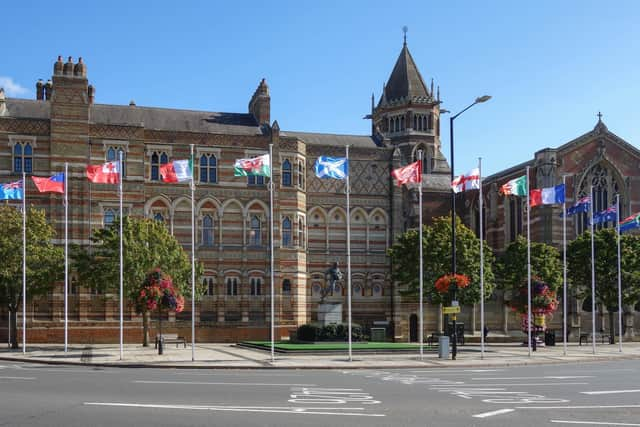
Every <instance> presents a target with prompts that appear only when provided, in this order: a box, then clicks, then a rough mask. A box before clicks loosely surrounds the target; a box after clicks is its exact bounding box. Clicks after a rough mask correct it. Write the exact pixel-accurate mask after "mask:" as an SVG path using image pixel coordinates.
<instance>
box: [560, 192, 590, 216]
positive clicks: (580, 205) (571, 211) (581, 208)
mask: <svg viewBox="0 0 640 427" xmlns="http://www.w3.org/2000/svg"><path fill="white" fill-rule="evenodd" d="M589 205H591V196H586V197H583V198H581V199H578V201H577V202H576V203H575V204H574V205H573V206H571V207H569V208H567V216H571V215H575V214H577V213H582V212H589ZM560 216H562V215H560Z"/></svg>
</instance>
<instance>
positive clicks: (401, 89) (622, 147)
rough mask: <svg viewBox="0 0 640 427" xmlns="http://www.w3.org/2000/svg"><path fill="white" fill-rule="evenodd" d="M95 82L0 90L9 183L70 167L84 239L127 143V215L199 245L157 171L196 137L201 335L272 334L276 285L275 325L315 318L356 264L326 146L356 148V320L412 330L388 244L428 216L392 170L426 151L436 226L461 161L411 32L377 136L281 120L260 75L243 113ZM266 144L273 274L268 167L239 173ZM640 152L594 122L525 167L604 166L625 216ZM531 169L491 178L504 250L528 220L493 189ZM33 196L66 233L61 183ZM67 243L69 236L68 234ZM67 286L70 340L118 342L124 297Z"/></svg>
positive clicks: (107, 214)
mask: <svg viewBox="0 0 640 427" xmlns="http://www.w3.org/2000/svg"><path fill="white" fill-rule="evenodd" d="M95 93H96V91H95V89H94V87H93V86H92V85H91V84H89V80H88V72H87V67H86V65H85V64H84V63H83V62H82V60H81V59H79V60H78V61H77V62H75V63H74V62H73V60H72V58H69V59H68V61H67V62H63V60H62V59H61V58H58V60H57V61H56V62H55V63H54V66H53V76H52V78H51V80H49V81H47V82H46V83H45V82H42V81H38V82H37V84H36V99H35V100H26V99H14V98H6V97H5V96H4V93H3V92H0V182H8V181H11V180H15V179H19V177H20V176H21V173H22V171H23V170H24V171H25V172H27V174H28V175H30V174H34V175H39V176H47V175H50V174H53V173H55V172H59V171H62V170H63V168H64V163H65V162H66V163H68V164H69V177H68V188H69V200H70V206H69V208H70V216H69V218H70V234H69V238H70V241H71V242H72V243H77V244H81V245H88V244H89V236H90V235H91V233H92V231H93V230H95V229H97V228H100V227H103V226H106V225H108V224H109V223H110V222H112V221H113V220H114V219H115V217H116V215H117V213H118V194H117V191H116V188H114V186H110V185H106V184H91V183H89V181H88V180H87V179H86V177H85V174H84V171H85V167H86V165H88V164H99V163H102V162H104V161H107V160H115V159H117V157H118V155H119V153H120V152H122V153H123V156H124V159H125V160H124V169H123V170H124V181H123V187H124V208H125V214H127V215H132V216H139V217H142V216H145V217H149V218H154V219H156V220H158V221H162V222H164V223H165V224H166V226H167V227H168V228H169V230H170V231H171V233H172V234H173V235H174V236H175V237H176V238H177V239H178V241H179V242H180V243H182V244H183V245H184V247H185V249H186V250H190V247H191V246H190V245H191V201H190V194H189V190H188V188H187V187H186V186H183V185H167V184H164V183H162V182H160V177H159V167H160V165H161V164H163V163H166V162H168V161H170V160H172V159H184V158H187V156H188V155H189V146H190V144H194V145H195V160H196V161H195V166H196V168H195V175H196V193H195V205H196V222H197V229H196V236H197V243H196V258H197V259H198V261H199V262H201V263H202V264H203V265H204V270H205V274H204V277H201V278H199V280H200V281H201V282H202V283H203V284H204V285H205V288H206V292H205V295H204V296H203V297H202V299H201V300H200V301H199V302H198V303H197V304H196V313H195V318H196V322H197V325H196V338H197V339H198V340H229V341H236V340H240V339H245V338H266V337H268V334H269V327H270V325H269V321H270V315H271V314H270V311H269V310H270V299H269V298H270V287H271V286H274V292H275V295H276V297H275V313H274V314H275V319H276V326H277V329H278V331H279V332H278V337H280V336H288V331H289V330H290V329H291V328H294V327H296V326H298V325H301V324H303V323H307V322H311V321H315V320H316V316H317V313H316V311H317V303H318V301H319V300H320V289H321V286H322V285H323V284H324V280H325V278H324V275H325V271H326V270H327V268H328V267H329V266H330V265H331V264H332V263H333V262H335V261H338V262H339V263H340V265H341V266H342V267H343V268H344V266H345V265H346V215H347V213H346V210H345V194H344V183H343V182H341V181H336V180H322V179H318V178H316V177H315V175H314V173H313V164H314V162H315V160H316V158H317V157H318V156H320V155H328V156H342V155H344V152H345V146H347V145H349V147H350V179H351V212H350V215H351V218H350V220H351V251H352V252H351V255H352V256H351V260H352V291H353V319H354V322H356V323H359V324H362V325H363V326H365V327H370V326H373V325H384V326H386V327H387V331H388V334H389V337H390V338H395V339H397V340H410V339H415V337H416V336H417V330H416V328H417V312H418V307H417V304H416V301H415V298H414V299H411V298H407V297H403V296H402V295H401V294H400V292H399V291H400V289H399V286H398V285H396V284H394V283H391V281H390V271H391V265H390V260H389V257H388V256H387V254H386V251H387V249H388V248H389V246H390V245H391V244H392V243H393V241H394V240H395V239H396V237H397V236H398V235H399V234H400V233H402V232H404V231H405V230H406V229H408V228H411V227H415V226H416V225H417V218H418V209H419V208H420V207H419V206H418V200H417V193H416V191H415V190H408V189H406V188H400V187H396V186H394V185H393V182H392V179H391V176H390V171H391V170H392V169H394V168H397V167H400V166H403V165H406V164H407V163H410V162H412V161H413V160H414V159H415V158H416V155H417V151H418V150H422V151H423V152H424V153H425V167H424V173H425V174H426V175H428V179H425V180H424V184H423V189H424V190H423V191H424V192H425V198H424V200H425V202H424V205H423V207H422V208H423V211H424V214H425V221H426V222H428V221H429V218H432V217H435V216H440V215H447V214H448V210H449V203H450V188H449V174H450V169H449V166H448V164H447V161H446V159H445V158H444V156H443V154H442V152H441V142H440V94H439V89H434V84H433V81H431V82H430V84H429V85H427V84H426V83H425V80H424V79H423V78H422V76H421V74H420V72H419V71H418V68H417V66H416V64H415V62H414V60H413V58H412V56H411V54H410V53H409V49H408V47H407V45H406V43H405V44H404V45H403V47H402V50H401V52H400V55H399V57H398V59H397V61H396V64H395V66H394V68H393V71H392V72H391V75H390V77H389V79H388V81H387V83H386V85H385V87H384V89H383V92H382V94H381V96H380V98H379V100H378V102H377V104H375V102H374V99H373V98H372V105H371V114H370V118H371V123H372V126H371V134H370V135H366V136H355V135H335V134H327V133H305V132H294V131H288V130H282V129H280V127H279V126H278V122H277V121H275V120H273V118H272V117H271V114H270V99H271V94H270V91H269V87H268V85H267V83H266V81H265V80H264V79H263V80H262V81H261V82H260V83H259V85H258V87H257V89H256V90H255V92H254V93H253V95H252V96H251V98H250V100H249V103H248V111H247V112H246V113H220V112H206V111H188V110H173V109H163V108H153V107H142V106H137V105H135V103H133V102H131V103H130V104H129V105H124V106H123V105H105V104H99V103H96V102H95V101H96V98H95ZM269 144H273V159H272V168H273V180H274V183H275V196H274V197H275V198H274V225H275V232H274V242H275V251H274V258H275V271H274V275H275V283H273V284H272V283H270V281H269V277H270V271H269V258H270V254H269V234H268V232H269V191H268V189H267V186H266V182H265V180H264V179H263V178H261V177H248V178H247V177H234V176H233V163H234V161H235V160H236V159H238V158H246V157H252V156H255V155H260V154H264V153H266V152H268V147H269ZM639 160H640V153H638V151H637V150H636V149H635V148H633V147H632V146H630V145H629V144H628V143H626V142H624V141H622V140H621V139H620V138H618V137H616V136H615V135H613V134H611V133H610V132H608V131H607V129H606V127H605V126H604V124H602V123H601V122H599V123H598V126H596V128H595V129H594V131H593V132H590V133H588V134H586V135H584V136H582V137H580V138H578V139H576V140H575V141H572V142H570V143H568V144H565V145H563V146H561V147H560V148H558V149H546V150H542V151H541V152H539V153H536V154H535V158H534V159H533V160H532V161H531V162H530V164H531V166H533V169H532V173H533V176H535V177H536V180H537V184H538V185H539V186H541V185H546V184H549V183H552V182H556V181H557V179H558V177H560V176H561V175H562V174H565V173H571V174H573V175H572V177H571V178H570V179H569V181H568V183H569V188H570V189H571V190H570V191H573V193H572V194H575V195H576V196H577V195H580V194H582V193H581V192H582V191H584V188H583V186H584V182H587V181H588V180H591V179H596V178H595V177H596V176H598V177H601V178H602V182H606V184H603V185H606V186H607V190H606V194H605V195H604V196H603V200H602V202H601V206H604V205H606V203H608V202H609V201H610V199H611V196H612V194H614V192H615V191H621V192H622V193H621V194H623V200H624V201H625V212H627V211H632V210H638V208H639V207H640V206H638V205H640V194H637V190H633V189H634V188H636V187H634V186H633V182H635V181H636V180H638V179H640V176H638V172H637V164H638V161H639ZM523 167H524V166H522V165H519V166H517V167H514V168H511V169H508V170H506V171H504V172H502V173H499V174H496V175H494V176H492V177H489V178H488V179H487V180H486V181H485V187H486V193H485V194H486V198H487V199H486V201H485V206H486V207H487V208H486V209H487V212H486V215H485V218H486V219H487V220H486V222H487V223H486V229H487V239H488V241H489V243H490V244H491V245H492V246H493V247H494V248H495V249H496V250H497V251H500V250H502V249H503V248H504V247H505V244H506V243H508V242H509V241H510V240H512V239H513V238H514V236H515V235H516V234H519V233H521V232H522V203H521V201H520V200H512V199H503V198H502V197H500V196H498V195H497V188H498V186H499V185H500V184H501V183H502V182H504V181H506V180H507V179H509V178H511V177H513V176H516V175H517V174H519V173H521V170H523ZM607 174H608V175H607ZM605 176H606V178H605ZM603 188H604V187H603ZM603 191H605V190H603ZM633 191H636V193H634V192H633ZM26 193H27V198H28V202H27V203H28V204H29V205H32V206H35V207H38V208H42V209H45V210H46V212H47V215H48V218H49V219H50V221H51V223H52V224H53V225H54V226H55V228H56V230H57V232H58V236H63V208H62V204H61V197H60V195H57V194H38V193H36V192H35V189H34V187H33V185H32V183H31V182H30V181H29V182H27V187H26ZM603 194H604V193H603ZM464 197H466V200H465V203H463V204H462V205H463V206H462V207H461V209H460V212H459V213H460V214H461V216H463V217H464V218H465V220H466V221H467V222H468V223H469V224H470V225H471V226H472V227H476V225H477V220H476V213H477V195H476V196H475V197H476V199H474V198H473V197H474V196H473V194H467V195H464ZM605 199H606V200H605ZM465 205H466V207H465ZM598 206H600V205H598ZM538 209H539V210H538V211H535V212H534V217H533V222H532V224H533V229H534V233H533V235H534V236H535V238H536V239H538V241H547V242H551V243H554V244H558V242H560V240H559V239H560V238H561V236H560V234H559V233H560V232H561V231H560V229H559V228H558V224H559V223H558V220H557V218H556V217H557V215H556V212H555V211H554V210H553V209H552V208H538ZM545 209H546V210H545ZM580 227H581V225H580V224H576V225H575V228H574V231H573V232H574V234H573V235H572V236H574V235H575V233H578V232H580V230H581V228H580ZM57 243H60V244H61V243H62V240H61V239H60V237H58V240H57ZM70 288H71V295H70V300H69V302H70V319H71V326H70V340H71V342H87V341H94V342H105V341H110V342H113V341H115V340H117V335H118V334H117V328H118V323H117V319H118V318H119V311H118V301H117V295H97V294H96V293H95V292H92V291H91V290H90V289H85V288H83V287H82V286H80V285H79V284H78V283H77V281H76V280H75V279H74V278H72V279H71V287H70ZM62 289H63V288H62V285H61V284H59V283H58V284H56V286H55V288H54V290H53V292H52V293H51V294H49V295H47V296H46V297H42V298H38V299H35V300H33V301H32V302H31V303H30V304H29V305H28V307H27V312H28V325H27V327H28V328H29V330H30V333H29V340H30V341H56V340H61V339H62V330H63V329H62V328H63V323H62V322H63V293H62ZM345 295H346V291H345V288H344V283H341V284H340V285H339V286H338V287H337V288H336V290H335V292H334V293H333V295H331V296H329V301H336V302H338V301H344V299H345V298H346V296H345ZM489 306H490V307H492V312H491V314H490V316H489V324H490V328H508V327H509V321H508V314H507V313H506V312H503V307H502V303H501V300H500V296H499V295H498V296H496V301H495V302H494V303H493V304H490V305H489ZM190 307H191V304H189V303H187V304H186V308H185V311H184V312H182V313H180V314H178V315H177V316H176V315H175V314H172V313H170V314H169V315H168V319H167V320H168V321H169V323H170V328H172V329H174V330H178V331H181V332H183V334H184V335H185V336H189V334H190V320H191V312H190V311H189V310H190ZM2 310H4V307H2V308H0V316H1V317H0V319H2V320H0V328H2V326H3V325H5V326H6V321H5V322H4V323H3V320H4V319H6V318H7V317H6V311H5V312H4V316H3V314H2V313H3V311H2ZM426 313H427V317H426V322H425V328H426V331H427V332H430V331H433V330H435V329H437V328H441V326H442V325H441V319H440V316H439V315H438V314H437V308H436V307H429V308H427V310H426ZM345 316H346V313H345ZM462 318H463V321H465V322H467V324H474V327H475V324H476V323H477V322H476V321H475V309H472V308H467V309H465V310H464V312H463V316H462ZM125 320H126V325H125V327H126V329H125V331H126V333H125V336H126V339H127V340H128V341H133V340H139V337H140V336H141V319H140V318H139V317H138V316H136V314H135V312H134V310H133V307H132V306H126V309H125ZM576 321H578V320H576ZM474 327H469V328H467V330H469V329H474ZM512 327H513V328H515V329H517V326H515V325H513V326H512ZM0 331H1V329H0ZM5 331H6V329H5ZM0 333H1V332H0Z"/></svg>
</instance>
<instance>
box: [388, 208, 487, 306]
mask: <svg viewBox="0 0 640 427" xmlns="http://www.w3.org/2000/svg"><path fill="white" fill-rule="evenodd" d="M418 235H419V233H418V230H409V231H407V232H406V233H404V234H402V235H401V236H400V237H399V238H398V240H397V241H396V243H395V244H394V245H393V246H392V247H391V249H389V255H390V256H391V260H392V263H393V269H392V279H393V280H394V281H397V282H400V283H401V284H403V285H406V286H407V289H406V291H405V292H404V293H405V294H409V295H417V294H418V292H419V252H418V250H419V247H418V239H419V236H418ZM483 243H484V289H485V299H487V298H489V297H490V296H491V293H492V292H493V288H494V275H493V270H492V264H493V260H494V257H493V252H492V251H491V249H490V248H489V245H487V243H486V241H485V242H483ZM422 248H423V266H424V275H423V277H424V279H423V280H424V282H423V287H424V289H423V292H424V295H425V296H426V297H427V299H428V300H429V301H431V302H432V303H434V304H439V303H446V302H448V301H450V296H449V295H442V294H440V293H439V292H438V291H437V290H436V288H435V282H436V280H437V279H438V278H439V277H441V276H443V275H445V274H449V273H451V219H450V218H449V217H440V218H436V219H435V220H434V221H433V224H432V225H430V226H423V232H422ZM456 267H457V268H456V271H457V273H462V274H465V275H467V276H468V277H469V278H470V279H471V284H470V285H469V286H468V287H466V288H464V289H460V290H459V291H458V294H457V299H458V300H459V301H460V303H461V304H466V305H467V304H474V303H476V302H478V301H480V241H479V239H478V237H477V236H476V235H475V234H474V233H473V231H471V230H470V229H469V228H468V227H466V226H465V225H464V224H463V223H462V221H460V219H459V218H456Z"/></svg>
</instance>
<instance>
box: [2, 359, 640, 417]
mask: <svg viewBox="0 0 640 427" xmlns="http://www.w3.org/2000/svg"><path fill="white" fill-rule="evenodd" d="M639 380H640V361H632V360H627V361H617V362H599V363H583V364H577V365H567V364H563V365H537V366H524V367H510V368H494V369H455V368H452V369H444V368H440V369H416V370H389V371H377V370H325V371H318V370H315V371H314V370H187V369H150V368H135V369H134V368H91V367H82V366H74V367H65V366H51V365H35V364H19V363H18V364H14V363H11V362H0V425H1V426H129V425H135V426H225V427H230V426H243V427H249V426H336V425H348V426H367V427H371V426H515V425H518V426H541V425H553V426H558V425H560V426H561V425H567V426H571V425H584V426H590V425H591V426H597V425H609V426H616V425H620V426H640V381H639Z"/></svg>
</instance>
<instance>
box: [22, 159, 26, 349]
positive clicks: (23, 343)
mask: <svg viewBox="0 0 640 427" xmlns="http://www.w3.org/2000/svg"><path fill="white" fill-rule="evenodd" d="M26 351H27V174H26V173H25V171H24V168H23V170H22V352H23V353H26Z"/></svg>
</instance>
